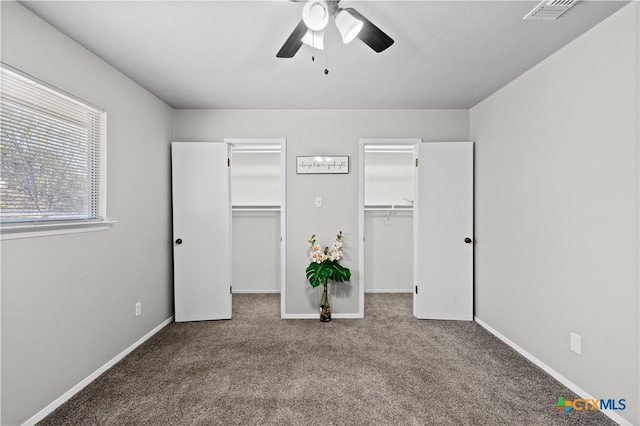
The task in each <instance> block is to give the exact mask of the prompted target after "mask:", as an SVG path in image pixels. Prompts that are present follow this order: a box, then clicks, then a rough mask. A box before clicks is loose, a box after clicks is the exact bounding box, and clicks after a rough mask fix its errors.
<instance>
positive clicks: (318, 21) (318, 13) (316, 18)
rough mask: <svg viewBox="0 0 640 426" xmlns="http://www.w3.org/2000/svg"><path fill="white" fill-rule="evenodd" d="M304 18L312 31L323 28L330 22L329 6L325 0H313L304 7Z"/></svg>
mask: <svg viewBox="0 0 640 426" xmlns="http://www.w3.org/2000/svg"><path fill="white" fill-rule="evenodd" d="M302 20H303V21H304V23H305V25H306V26H307V28H309V29H310V30H312V31H320V30H323V29H324V28H325V27H326V26H327V24H328V23H329V8H328V6H327V3H326V2H325V1H324V0H311V1H309V2H307V4H305V5H304V8H303V9H302Z"/></svg>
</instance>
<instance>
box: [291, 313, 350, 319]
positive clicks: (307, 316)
mask: <svg viewBox="0 0 640 426" xmlns="http://www.w3.org/2000/svg"><path fill="white" fill-rule="evenodd" d="M281 318H282V319H314V320H319V319H320V314H319V313H317V314H285V315H282V316H281ZM331 318H332V319H360V318H362V315H360V314H357V313H356V314H331Z"/></svg>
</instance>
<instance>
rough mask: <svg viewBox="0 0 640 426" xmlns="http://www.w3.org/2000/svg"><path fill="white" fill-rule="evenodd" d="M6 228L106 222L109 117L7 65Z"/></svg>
mask: <svg viewBox="0 0 640 426" xmlns="http://www.w3.org/2000/svg"><path fill="white" fill-rule="evenodd" d="M1 73H2V74H1V77H2V79H1V81H0V83H1V86H0V95H1V96H0V163H1V168H0V219H1V221H2V224H3V225H5V224H12V223H13V224H20V223H25V222H27V223H41V222H53V221H56V222H57V221H102V220H104V219H105V212H106V176H105V171H106V113H105V112H104V111H102V110H100V109H98V108H96V107H94V106H92V105H89V104H87V103H85V102H82V101H80V100H78V99H76V98H74V97H72V96H70V95H67V94H65V93H62V92H61V91H59V90H57V89H55V88H52V87H51V86H49V85H47V84H45V83H43V82H41V81H38V80H36V79H33V78H31V77H29V76H27V75H24V74H22V73H20V72H19V71H17V70H15V69H13V68H10V67H8V66H6V65H4V64H3V65H2V68H1Z"/></svg>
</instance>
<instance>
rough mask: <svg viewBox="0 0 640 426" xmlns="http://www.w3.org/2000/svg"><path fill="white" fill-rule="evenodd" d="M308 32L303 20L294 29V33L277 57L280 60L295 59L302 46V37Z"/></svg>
mask: <svg viewBox="0 0 640 426" xmlns="http://www.w3.org/2000/svg"><path fill="white" fill-rule="evenodd" d="M306 32H307V26H306V25H305V24H304V21H303V20H300V23H299V24H298V25H297V26H296V27H295V28H294V30H293V32H292V33H291V35H290V36H289V38H288V39H287V41H285V42H284V44H283V45H282V47H281V48H280V50H279V51H278V53H277V54H276V56H277V57H278V58H293V56H294V55H295V54H296V52H297V51H298V50H299V49H300V46H302V37H304V35H305V33H306Z"/></svg>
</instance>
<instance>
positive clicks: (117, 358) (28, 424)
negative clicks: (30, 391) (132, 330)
mask: <svg viewBox="0 0 640 426" xmlns="http://www.w3.org/2000/svg"><path fill="white" fill-rule="evenodd" d="M172 322H173V316H171V317H169V318H167V319H166V320H164V321H163V322H162V323H160V325H158V326H157V327H155V328H154V329H153V330H151V331H150V332H148V333H147V334H145V335H144V336H142V337H141V338H140V339H138V341H137V342H135V343H134V344H133V345H131V346H129V347H128V348H127V349H125V350H124V351H122V352H120V353H119V354H118V355H116V356H115V357H114V358H113V359H112V360H110V361H109V362H107V363H106V364H104V365H103V366H102V367H100V368H98V369H97V370H96V371H94V372H93V373H91V374H90V375H89V376H87V377H86V378H85V379H84V380H82V381H81V382H80V383H78V384H77V385H75V386H74V387H72V388H71V389H69V390H68V391H67V392H65V393H64V394H62V395H61V396H60V397H58V398H57V399H56V400H55V401H53V402H52V403H51V404H49V405H47V406H46V407H44V408H43V409H42V410H40V411H39V412H38V413H36V415H34V416H33V417H31V418H30V419H29V420H27V421H26V422H24V423H23V426H32V425H35V424H36V423H38V422H39V421H41V420H42V419H44V418H45V417H47V416H48V415H49V414H51V413H52V412H53V411H54V410H55V409H56V408H58V407H59V406H61V405H62V404H64V403H65V402H67V401H68V400H69V399H70V398H71V397H72V396H74V395H75V394H77V393H78V392H80V391H81V390H82V389H84V387H85V386H87V385H88V384H89V383H91V382H93V381H94V380H95V379H96V378H98V376H100V375H101V374H102V373H104V372H105V371H107V370H108V369H110V368H111V367H113V366H114V365H115V364H116V363H117V362H118V361H120V360H121V359H122V358H124V357H125V356H127V355H128V354H129V353H131V352H132V351H133V350H134V349H135V348H137V347H138V346H140V345H141V344H143V343H144V342H145V341H147V340H148V339H149V338H150V337H152V336H153V335H154V334H156V333H157V332H158V331H160V330H162V329H163V328H164V327H166V326H167V325H168V324H170V323H172Z"/></svg>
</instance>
